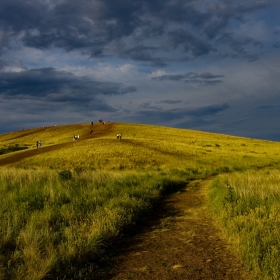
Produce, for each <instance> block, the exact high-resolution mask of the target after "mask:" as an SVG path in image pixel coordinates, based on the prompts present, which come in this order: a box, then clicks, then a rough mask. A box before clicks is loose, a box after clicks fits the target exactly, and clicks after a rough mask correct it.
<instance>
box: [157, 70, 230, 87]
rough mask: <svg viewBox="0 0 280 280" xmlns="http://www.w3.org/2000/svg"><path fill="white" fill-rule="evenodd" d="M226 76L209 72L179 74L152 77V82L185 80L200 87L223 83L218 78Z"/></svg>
mask: <svg viewBox="0 0 280 280" xmlns="http://www.w3.org/2000/svg"><path fill="white" fill-rule="evenodd" d="M224 77H225V76H224V75H214V74H211V73H208V72H205V73H201V74H198V73H194V72H189V73H186V74H177V75H161V76H157V77H152V80H158V81H181V80H184V82H185V83H192V84H198V85H203V86H206V85H216V84H219V83H222V80H220V79H218V80H217V78H224Z"/></svg>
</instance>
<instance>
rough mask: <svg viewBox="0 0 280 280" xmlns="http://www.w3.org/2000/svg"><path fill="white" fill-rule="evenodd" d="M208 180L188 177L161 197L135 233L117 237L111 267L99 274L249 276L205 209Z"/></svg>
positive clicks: (237, 279) (115, 278) (119, 278)
mask: <svg viewBox="0 0 280 280" xmlns="http://www.w3.org/2000/svg"><path fill="white" fill-rule="evenodd" d="M209 183H210V179H207V180H195V181H191V182H189V183H188V184H187V185H186V187H185V188H183V189H182V190H180V191H179V192H177V193H175V194H172V195H170V196H169V197H167V198H166V199H164V200H162V201H161V202H160V203H159V204H158V205H157V207H156V209H155V210H154V211H153V215H150V216H149V217H148V218H147V221H146V222H145V224H144V225H141V226H139V228H138V229H137V233H136V234H133V235H129V234H128V235H124V236H122V237H121V239H120V241H119V244H118V246H117V249H116V250H117V251H116V252H115V254H114V256H113V257H112V263H113V265H112V268H110V270H109V271H107V272H104V273H103V274H102V275H99V278H100V279H111V280H125V279H137V280H138V279H139V280H141V279H143V280H144V279H145V280H146V279H149V280H153V279H155V280H156V279H161V280H165V279H166V280H169V279H170V280H171V279H191V280H196V279H207V280H211V279H213V280H214V279H215V280H229V279H231V280H241V279H244V280H248V279H251V277H250V275H249V273H248V271H247V270H246V268H245V267H244V266H243V265H242V263H241V261H240V259H239V257H238V254H236V252H234V251H233V249H232V248H231V246H230V244H228V243H227V242H226V240H225V239H223V238H222V234H221V231H220V230H219V228H218V227H217V225H216V223H215V221H214V220H213V219H212V217H211V216H210V214H209V213H208V212H207V208H206V190H207V187H208V185H209Z"/></svg>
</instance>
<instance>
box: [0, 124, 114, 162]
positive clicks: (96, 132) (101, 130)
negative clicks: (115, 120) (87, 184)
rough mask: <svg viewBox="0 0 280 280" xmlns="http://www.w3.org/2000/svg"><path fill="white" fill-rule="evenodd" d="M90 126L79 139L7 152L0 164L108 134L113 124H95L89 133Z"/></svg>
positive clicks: (17, 160) (29, 133) (0, 159)
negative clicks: (16, 151)
mask: <svg viewBox="0 0 280 280" xmlns="http://www.w3.org/2000/svg"><path fill="white" fill-rule="evenodd" d="M90 128H91V127H90V126H89V128H87V129H86V130H85V132H84V133H83V134H82V135H80V139H79V140H77V141H73V140H72V139H70V140H69V142H67V143H60V144H54V145H50V146H46V147H44V146H43V147H41V148H39V149H28V150H24V151H21V152H18V153H15V154H14V153H13V154H11V155H10V154H8V155H4V157H3V158H1V157H0V166H4V165H8V164H13V163H16V162H19V161H22V160H24V159H26V158H29V157H33V156H36V155H40V154H43V153H47V152H52V151H55V150H59V149H61V148H66V147H69V146H74V145H75V144H77V143H79V142H81V141H85V140H88V139H93V138H98V137H100V135H101V136H106V135H110V134H111V133H112V128H113V124H111V123H109V124H106V125H96V126H95V127H94V129H93V132H92V134H89V132H88V130H89V129H90ZM24 133H25V134H24V135H31V134H35V132H28V133H27V132H24ZM16 138H19V136H18V137H15V138H11V139H16Z"/></svg>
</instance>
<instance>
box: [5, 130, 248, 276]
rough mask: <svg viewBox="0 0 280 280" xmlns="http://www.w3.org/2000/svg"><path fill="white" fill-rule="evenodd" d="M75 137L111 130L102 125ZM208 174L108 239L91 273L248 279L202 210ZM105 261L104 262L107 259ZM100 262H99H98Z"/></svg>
mask: <svg viewBox="0 0 280 280" xmlns="http://www.w3.org/2000/svg"><path fill="white" fill-rule="evenodd" d="M101 130H102V132H101V131H100V130H99V131H96V132H94V134H93V135H88V132H87V130H86V131H85V134H84V135H82V137H81V139H80V140H79V141H84V140H87V139H90V138H98V137H100V135H103V136H104V133H106V134H110V133H112V127H111V126H106V128H103V127H101ZM75 144H76V143H75V141H74V142H73V141H71V142H70V141H69V142H68V143H62V144H56V145H51V146H47V147H42V148H40V149H30V150H26V151H21V152H18V153H15V154H13V155H9V156H7V157H6V156H5V157H2V158H0V166H3V165H7V164H11V163H15V162H18V161H21V160H24V159H25V158H28V157H32V156H34V155H37V154H41V153H46V152H50V151H54V150H57V149H60V148H65V147H67V146H70V145H75ZM210 180H211V178H209V179H207V180H195V181H191V182H189V184H187V185H186V187H185V188H184V189H182V190H181V191H180V192H177V193H175V194H172V195H170V196H169V197H167V198H165V199H163V200H162V201H160V202H159V203H158V204H157V206H156V208H155V209H154V211H153V212H152V213H151V215H150V216H149V217H148V218H147V219H146V221H145V222H143V223H142V224H139V225H137V226H136V227H135V228H133V230H131V231H130V233H127V234H123V235H122V236H120V238H119V239H118V240H117V242H116V244H115V243H114V244H113V251H112V253H111V255H110V256H109V258H110V260H109V262H110V264H109V265H108V266H107V267H106V264H105V263H103V265H104V269H101V270H100V271H99V272H97V273H96V274H95V273H94V275H91V277H92V278H87V279H98V280H128V279H133V280H147V279H149V280H157V279H160V280H181V279H182V280H186V279H189V280H204V279H205V280H211V279H213V280H242V279H243V280H249V279H251V278H250V276H249V274H248V273H247V271H246V269H245V268H244V267H243V266H242V264H241V262H240V260H239V259H238V257H237V255H236V254H234V252H233V251H232V250H231V247H230V245H229V244H228V243H227V242H226V241H225V240H223V239H222V237H221V236H222V235H221V232H220V231H219V229H218V227H217V226H216V225H215V221H213V219H212V218H211V217H210V215H209V213H207V209H206V202H205V196H206V189H207V186H208V184H209V182H210ZM107 264H108V261H107ZM101 266H102V263H101Z"/></svg>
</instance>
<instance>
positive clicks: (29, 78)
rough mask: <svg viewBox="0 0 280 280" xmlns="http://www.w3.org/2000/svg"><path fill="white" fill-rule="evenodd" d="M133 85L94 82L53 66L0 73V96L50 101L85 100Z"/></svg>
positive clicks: (123, 91)
mask: <svg viewBox="0 0 280 280" xmlns="http://www.w3.org/2000/svg"><path fill="white" fill-rule="evenodd" d="M134 91H136V88H135V87H133V86H126V87H123V86H122V85H121V84H119V83H112V82H98V81H95V80H93V79H90V78H88V77H77V76H75V75H74V74H72V73H70V72H66V71H58V70H56V69H54V68H40V69H31V70H26V71H21V72H2V73H0V96H4V97H6V98H7V97H8V98H15V97H18V98H34V97H36V98H44V99H45V100H48V101H54V102H79V103H82V102H88V101H90V100H92V99H93V98H95V97H96V96H97V95H113V94H114V95H118V94H125V93H128V92H134Z"/></svg>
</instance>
